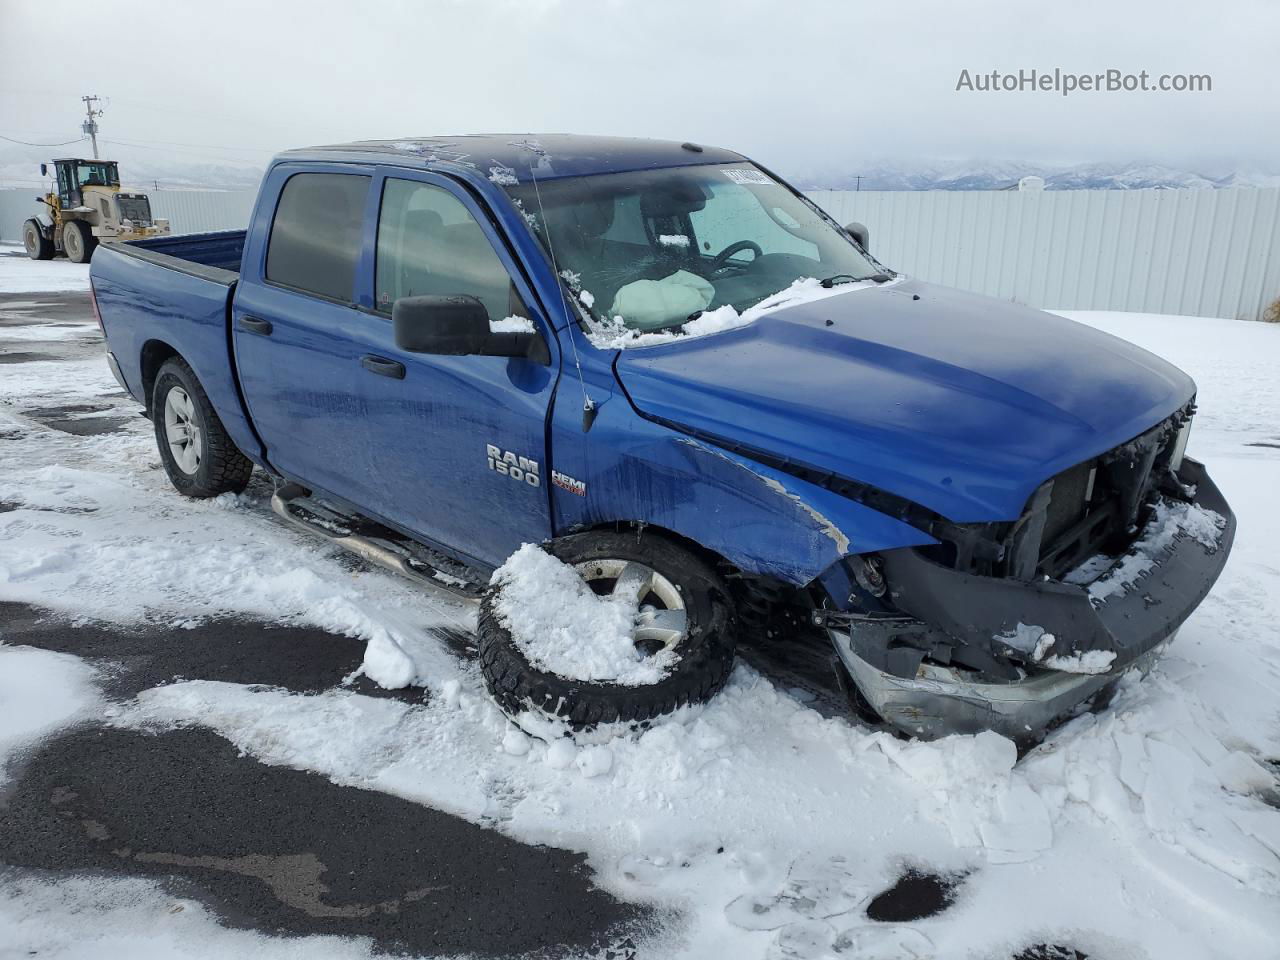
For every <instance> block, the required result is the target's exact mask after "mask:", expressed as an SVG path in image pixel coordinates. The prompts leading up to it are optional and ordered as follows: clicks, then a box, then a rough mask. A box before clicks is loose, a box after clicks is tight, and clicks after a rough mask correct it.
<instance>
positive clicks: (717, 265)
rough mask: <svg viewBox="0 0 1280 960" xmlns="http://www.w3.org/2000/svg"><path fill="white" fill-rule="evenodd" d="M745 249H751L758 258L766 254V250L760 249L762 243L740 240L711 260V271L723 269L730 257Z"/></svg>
mask: <svg viewBox="0 0 1280 960" xmlns="http://www.w3.org/2000/svg"><path fill="white" fill-rule="evenodd" d="M743 250H750V251H751V252H752V253H754V254H755V255H756V257H757V259H758V258H759V257H761V256H763V255H764V251H763V250H761V249H760V244H758V243H756V242H755V241H754V240H739V241H737V242H736V243H731V244H729V245H728V246H727V247H725V248H724V249H723V250H721V251H720V252H719V253H717V254H716V255H715V258H714V259H713V260H712V261H711V272H712V273H715V272H716V271H717V270H723V269H724V267H725V265H726V264H728V262H729V258H730V257H732V256H733V255H734V254H735V253H741V252H742V251H743Z"/></svg>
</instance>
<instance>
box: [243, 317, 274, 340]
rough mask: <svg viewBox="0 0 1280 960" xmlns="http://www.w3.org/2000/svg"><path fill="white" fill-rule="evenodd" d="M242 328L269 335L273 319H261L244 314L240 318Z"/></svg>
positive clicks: (265, 335)
mask: <svg viewBox="0 0 1280 960" xmlns="http://www.w3.org/2000/svg"><path fill="white" fill-rule="evenodd" d="M240 329H241V330H248V331H249V332H250V333H260V334H262V335H263V336H264V337H269V336H271V321H270V320H261V319H259V318H258V317H250V316H243V317H241V318H240Z"/></svg>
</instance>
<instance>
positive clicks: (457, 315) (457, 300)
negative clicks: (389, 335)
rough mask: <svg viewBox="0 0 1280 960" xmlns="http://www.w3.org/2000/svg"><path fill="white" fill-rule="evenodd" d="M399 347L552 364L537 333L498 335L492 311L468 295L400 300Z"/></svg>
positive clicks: (395, 321)
mask: <svg viewBox="0 0 1280 960" xmlns="http://www.w3.org/2000/svg"><path fill="white" fill-rule="evenodd" d="M391 325H392V327H393V329H394V330H395V335H396V346H397V347H399V348H400V349H401V350H407V351H408V352H410V353H433V354H436V355H438V356H445V357H464V356H485V357H524V358H526V359H528V360H532V361H533V362H534V363H542V364H547V363H550V362H551V354H550V353H549V352H548V351H547V344H546V342H545V341H544V340H543V339H542V336H541V334H538V333H494V332H493V331H491V330H490V329H489V311H488V310H486V309H485V306H484V304H483V303H481V302H480V301H479V300H478V299H477V298H475V297H472V296H469V295H467V294H446V295H443V296H440V295H436V296H423V297H401V298H400V299H399V300H397V301H396V302H395V304H394V305H393V306H392V307H391Z"/></svg>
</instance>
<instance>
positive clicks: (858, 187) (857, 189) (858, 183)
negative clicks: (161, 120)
mask: <svg viewBox="0 0 1280 960" xmlns="http://www.w3.org/2000/svg"><path fill="white" fill-rule="evenodd" d="M94 156H95V157H96V156H97V154H96V153H95V154H94ZM853 179H854V181H855V182H854V185H853V192H854V193H861V192H862V174H860V173H859V174H858V175H857V176H855V177H854V178H853Z"/></svg>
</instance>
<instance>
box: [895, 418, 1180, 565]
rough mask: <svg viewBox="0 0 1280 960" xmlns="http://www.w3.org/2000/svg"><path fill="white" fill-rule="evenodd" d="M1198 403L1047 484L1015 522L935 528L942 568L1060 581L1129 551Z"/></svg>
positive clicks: (927, 551) (933, 551) (928, 552)
mask: <svg viewBox="0 0 1280 960" xmlns="http://www.w3.org/2000/svg"><path fill="white" fill-rule="evenodd" d="M1192 409H1193V408H1192V406H1191V405H1190V404H1188V405H1187V407H1186V408H1184V409H1183V410H1180V411H1179V412H1178V413H1176V414H1174V415H1173V416H1171V417H1169V418H1168V419H1167V420H1165V421H1163V422H1162V423H1159V424H1157V425H1156V426H1155V427H1153V428H1152V429H1150V430H1148V431H1147V432H1146V433H1144V434H1142V435H1141V436H1139V437H1136V438H1134V439H1133V440H1130V441H1129V442H1128V443H1124V444H1121V445H1120V446H1118V447H1116V448H1115V449H1113V450H1109V451H1107V452H1106V453H1104V454H1102V455H1101V456H1098V457H1095V458H1093V459H1092V460H1087V461H1085V462H1084V463H1080V464H1077V465H1076V466H1074V467H1071V468H1069V469H1067V470H1064V471H1063V472H1062V473H1060V474H1058V475H1057V476H1055V477H1054V478H1053V479H1052V480H1050V481H1048V482H1046V483H1045V484H1043V485H1042V486H1041V487H1040V489H1039V490H1038V491H1037V492H1036V494H1035V495H1033V496H1032V497H1031V500H1030V502H1029V503H1028V504H1027V508H1026V511H1025V512H1024V513H1023V515H1022V517H1021V518H1019V519H1018V520H1017V521H1016V522H1015V523H990V524H977V525H971V524H969V525H966V524H959V525H958V524H950V523H946V522H945V521H944V522H942V523H935V524H934V525H933V527H932V532H933V533H934V536H936V537H937V538H938V540H939V542H938V544H936V545H934V546H929V547H921V548H919V550H920V552H921V553H922V554H924V555H925V556H927V557H929V559H931V560H933V561H934V562H935V563H941V564H943V565H945V566H949V567H953V568H955V569H957V570H964V571H966V572H970V573H975V574H978V575H981V576H994V577H1014V578H1017V579H1022V580H1030V579H1032V578H1033V577H1049V578H1050V579H1052V580H1060V579H1061V578H1062V577H1063V576H1064V575H1065V574H1066V573H1068V572H1069V571H1071V570H1072V569H1074V568H1076V567H1078V566H1079V565H1080V564H1081V563H1083V562H1084V561H1085V560H1088V559H1089V558H1090V557H1094V556H1097V555H1098V554H1110V555H1113V556H1114V555H1118V554H1120V553H1122V552H1123V551H1125V550H1126V549H1128V547H1129V545H1130V544H1131V543H1132V542H1133V541H1134V540H1135V539H1136V538H1137V537H1138V535H1139V534H1140V531H1141V529H1142V528H1143V527H1144V526H1145V525H1146V522H1147V519H1148V517H1149V515H1150V512H1151V509H1152V503H1153V501H1154V499H1155V492H1156V490H1157V489H1158V488H1159V487H1160V485H1161V483H1162V482H1164V480H1165V478H1166V477H1167V475H1168V474H1169V464H1170V463H1171V459H1172V455H1173V448H1174V445H1175V443H1176V441H1177V435H1178V431H1179V429H1180V428H1181V426H1182V425H1183V424H1184V423H1185V422H1186V421H1187V420H1188V419H1189V418H1190V416H1191V413H1192Z"/></svg>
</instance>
